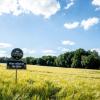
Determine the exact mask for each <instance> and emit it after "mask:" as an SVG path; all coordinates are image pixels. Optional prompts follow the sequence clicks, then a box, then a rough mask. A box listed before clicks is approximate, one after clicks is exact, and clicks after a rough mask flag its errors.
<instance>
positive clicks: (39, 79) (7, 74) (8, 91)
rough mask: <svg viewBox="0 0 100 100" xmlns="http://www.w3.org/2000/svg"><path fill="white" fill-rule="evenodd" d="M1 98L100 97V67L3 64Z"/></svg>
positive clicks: (81, 99) (69, 99) (93, 99)
mask: <svg viewBox="0 0 100 100" xmlns="http://www.w3.org/2000/svg"><path fill="white" fill-rule="evenodd" d="M0 100H100V70H89V69H72V68H59V67H58V68H57V67H50V66H49V67H46V66H35V65H34V66H33V65H27V70H18V82H17V84H16V83H15V70H11V69H10V70H8V69H6V64H0Z"/></svg>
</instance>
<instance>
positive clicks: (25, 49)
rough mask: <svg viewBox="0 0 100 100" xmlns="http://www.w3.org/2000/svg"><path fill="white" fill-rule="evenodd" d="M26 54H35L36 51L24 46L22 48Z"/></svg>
mask: <svg viewBox="0 0 100 100" xmlns="http://www.w3.org/2000/svg"><path fill="white" fill-rule="evenodd" d="M22 50H23V52H24V53H25V54H34V53H36V51H35V50H34V49H28V48H23V49H22Z"/></svg>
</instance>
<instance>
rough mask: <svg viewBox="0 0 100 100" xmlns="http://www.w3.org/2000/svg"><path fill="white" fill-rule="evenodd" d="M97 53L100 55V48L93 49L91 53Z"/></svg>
mask: <svg viewBox="0 0 100 100" xmlns="http://www.w3.org/2000/svg"><path fill="white" fill-rule="evenodd" d="M94 50H95V51H96V52H98V54H99V55H100V48H93V49H91V51H94Z"/></svg>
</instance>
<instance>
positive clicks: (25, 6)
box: [0, 0, 60, 18]
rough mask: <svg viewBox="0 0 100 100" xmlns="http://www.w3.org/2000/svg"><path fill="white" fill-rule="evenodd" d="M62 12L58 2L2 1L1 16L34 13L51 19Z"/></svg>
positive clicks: (38, 0)
mask: <svg viewBox="0 0 100 100" xmlns="http://www.w3.org/2000/svg"><path fill="white" fill-rule="evenodd" d="M59 10H60V4H59V2H58V1H57V0H0V15H2V14H11V13H12V14H13V15H20V14H22V13H25V14H27V13H32V14H35V15H42V16H44V18H49V17H50V16H51V15H54V14H55V13H56V12H57V11H59Z"/></svg>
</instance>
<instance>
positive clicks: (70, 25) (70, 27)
mask: <svg viewBox="0 0 100 100" xmlns="http://www.w3.org/2000/svg"><path fill="white" fill-rule="evenodd" d="M78 26H79V22H73V23H65V24H64V27H65V28H66V29H75V28H77V27H78Z"/></svg>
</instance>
